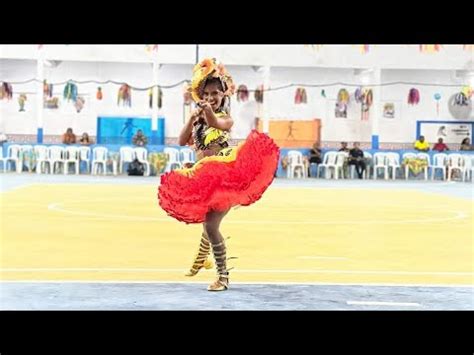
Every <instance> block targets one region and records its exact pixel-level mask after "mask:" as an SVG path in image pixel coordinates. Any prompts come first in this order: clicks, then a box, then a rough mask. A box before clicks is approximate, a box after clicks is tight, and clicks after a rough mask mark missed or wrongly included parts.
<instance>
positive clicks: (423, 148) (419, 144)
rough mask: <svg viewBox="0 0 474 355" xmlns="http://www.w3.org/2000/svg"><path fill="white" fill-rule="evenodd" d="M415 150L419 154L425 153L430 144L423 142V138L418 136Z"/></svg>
mask: <svg viewBox="0 0 474 355" xmlns="http://www.w3.org/2000/svg"><path fill="white" fill-rule="evenodd" d="M415 149H416V150H418V151H420V152H427V151H429V150H430V144H429V143H428V142H427V141H425V137H424V136H420V138H419V139H418V140H417V141H416V142H415Z"/></svg>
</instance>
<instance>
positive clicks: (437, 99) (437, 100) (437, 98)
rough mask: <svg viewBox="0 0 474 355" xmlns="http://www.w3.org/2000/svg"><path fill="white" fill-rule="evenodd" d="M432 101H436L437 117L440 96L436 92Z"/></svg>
mask: <svg viewBox="0 0 474 355" xmlns="http://www.w3.org/2000/svg"><path fill="white" fill-rule="evenodd" d="M434 99H435V101H436V116H439V101H440V100H441V94H440V93H438V92H437V93H436V94H434Z"/></svg>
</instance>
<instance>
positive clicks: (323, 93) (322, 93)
mask: <svg viewBox="0 0 474 355" xmlns="http://www.w3.org/2000/svg"><path fill="white" fill-rule="evenodd" d="M321 96H322V97H324V98H326V90H324V89H322V90H321Z"/></svg>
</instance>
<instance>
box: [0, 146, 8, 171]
mask: <svg viewBox="0 0 474 355" xmlns="http://www.w3.org/2000/svg"><path fill="white" fill-rule="evenodd" d="M0 163H2V167H3V172H5V168H6V165H7V158H4V157H3V146H1V145H0Z"/></svg>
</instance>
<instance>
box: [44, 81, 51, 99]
mask: <svg viewBox="0 0 474 355" xmlns="http://www.w3.org/2000/svg"><path fill="white" fill-rule="evenodd" d="M43 94H44V98H45V99H46V98H51V97H53V84H48V82H47V81H46V80H44V81H43Z"/></svg>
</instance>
